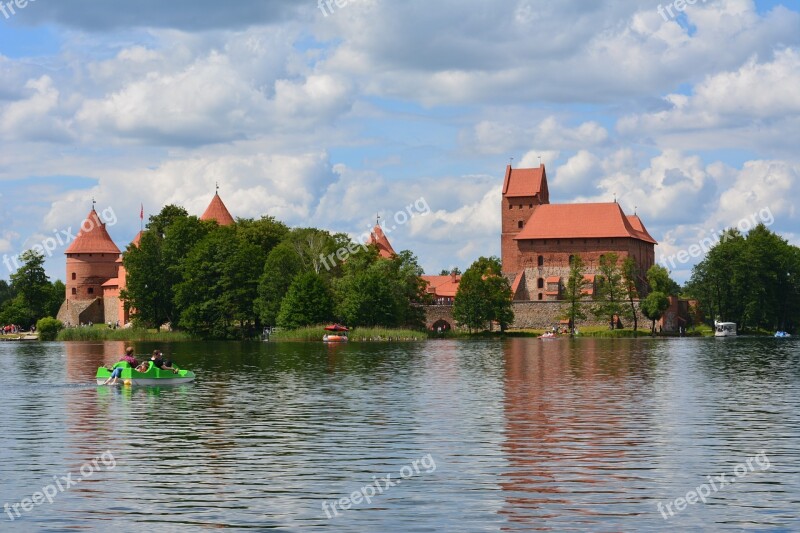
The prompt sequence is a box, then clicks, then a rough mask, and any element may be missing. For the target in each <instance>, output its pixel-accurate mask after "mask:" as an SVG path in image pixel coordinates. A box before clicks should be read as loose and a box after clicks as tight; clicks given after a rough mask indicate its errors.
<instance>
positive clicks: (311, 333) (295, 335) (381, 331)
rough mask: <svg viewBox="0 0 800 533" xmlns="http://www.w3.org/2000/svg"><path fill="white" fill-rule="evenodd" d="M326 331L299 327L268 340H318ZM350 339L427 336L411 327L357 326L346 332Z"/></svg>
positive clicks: (403, 338) (388, 339)
mask: <svg viewBox="0 0 800 533" xmlns="http://www.w3.org/2000/svg"><path fill="white" fill-rule="evenodd" d="M325 333H327V332H326V331H325V328H323V327H322V326H316V327H307V328H299V329H294V330H283V331H277V332H275V333H273V334H272V335H270V337H269V340H270V341H301V342H320V341H321V340H322V337H323V335H325ZM347 335H348V337H350V340H351V341H355V342H380V341H419V340H424V339H427V338H428V334H427V333H426V332H424V331H414V330H411V329H385V328H357V329H354V330H352V331H350V332H349V333H348V334H347Z"/></svg>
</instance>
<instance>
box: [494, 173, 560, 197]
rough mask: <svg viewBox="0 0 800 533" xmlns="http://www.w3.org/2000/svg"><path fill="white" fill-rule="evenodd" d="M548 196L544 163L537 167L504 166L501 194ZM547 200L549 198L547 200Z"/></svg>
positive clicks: (510, 195) (511, 195)
mask: <svg viewBox="0 0 800 533" xmlns="http://www.w3.org/2000/svg"><path fill="white" fill-rule="evenodd" d="M537 194H538V195H540V196H541V197H543V198H546V199H547V198H549V193H548V191H547V172H545V169H544V165H542V166H540V167H539V168H515V169H512V168H511V165H509V166H507V167H506V178H505V181H504V182H503V196H506V197H508V198H519V197H521V196H536V195H537ZM548 201H549V200H548Z"/></svg>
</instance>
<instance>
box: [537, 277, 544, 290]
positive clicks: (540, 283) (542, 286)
mask: <svg viewBox="0 0 800 533" xmlns="http://www.w3.org/2000/svg"><path fill="white" fill-rule="evenodd" d="M536 288H538V289H544V278H539V280H538V281H537V282H536Z"/></svg>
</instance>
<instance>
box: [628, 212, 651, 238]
mask: <svg viewBox="0 0 800 533" xmlns="http://www.w3.org/2000/svg"><path fill="white" fill-rule="evenodd" d="M627 218H628V222H629V223H630V225H631V227H632V228H633V231H634V232H636V233H638V234H640V235H641V237H642V238H641V240H643V241H647V242H653V243H655V242H656V240H655V239H654V238H653V237H651V236H650V233H648V232H647V229H646V228H645V227H644V223H643V222H642V219H641V218H639V217H638V216H637V215H628V217H627ZM656 244H657V243H656Z"/></svg>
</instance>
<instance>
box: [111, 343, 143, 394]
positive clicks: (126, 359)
mask: <svg viewBox="0 0 800 533" xmlns="http://www.w3.org/2000/svg"><path fill="white" fill-rule="evenodd" d="M119 362H120V363H127V364H128V365H129V366H130V367H131V368H134V367H136V365H138V364H139V362H138V361H136V358H135V357H134V356H133V348H132V347H130V346H128V347H127V348H126V349H125V355H123V356H122V357H120V359H119ZM106 368H108V370H110V371H111V377H109V378H108V379H107V380H105V381H104V382H103V385H116V384H117V381H118V380H119V378H120V377H121V376H122V369H123V368H125V366H124V365H123V366H118V367H117V368H109V367H106ZM109 382H110V383H109Z"/></svg>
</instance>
